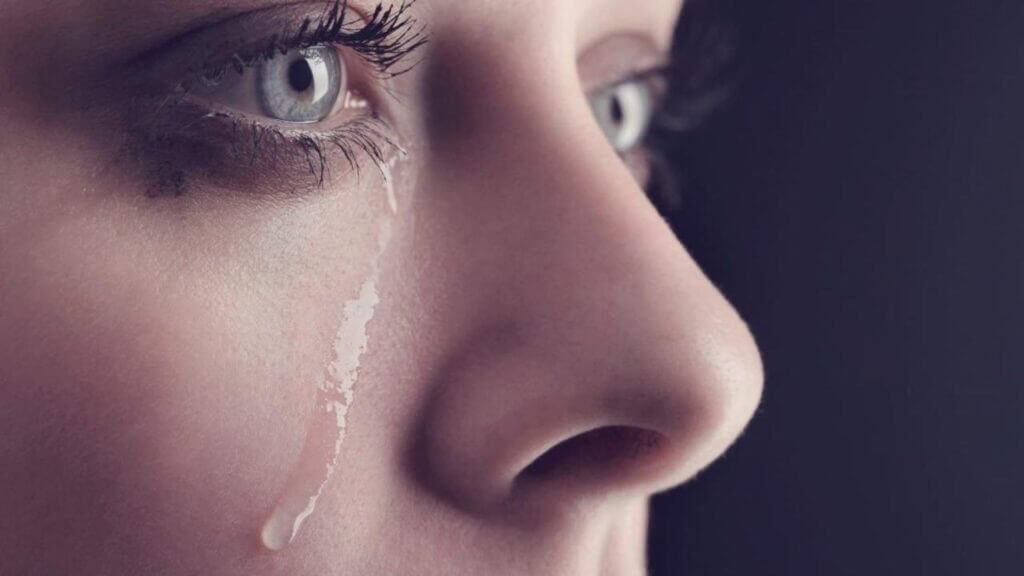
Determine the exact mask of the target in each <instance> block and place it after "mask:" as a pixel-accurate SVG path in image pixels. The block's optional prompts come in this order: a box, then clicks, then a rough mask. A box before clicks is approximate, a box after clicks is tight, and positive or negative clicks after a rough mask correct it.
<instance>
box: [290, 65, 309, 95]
mask: <svg viewBox="0 0 1024 576" xmlns="http://www.w3.org/2000/svg"><path fill="white" fill-rule="evenodd" d="M288 84H289V85H290V86H291V88H292V90H294V91H296V92H305V91H306V90H308V89H309V87H310V86H312V85H313V70H311V69H310V67H309V62H307V61H306V60H305V59H302V60H295V61H294V62H292V63H291V65H290V66H288Z"/></svg>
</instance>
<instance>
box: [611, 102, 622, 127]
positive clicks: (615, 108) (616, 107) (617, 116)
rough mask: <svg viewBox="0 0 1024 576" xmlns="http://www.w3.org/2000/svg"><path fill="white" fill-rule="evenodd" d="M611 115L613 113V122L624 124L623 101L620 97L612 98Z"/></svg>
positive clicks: (617, 124)
mask: <svg viewBox="0 0 1024 576" xmlns="http://www.w3.org/2000/svg"><path fill="white" fill-rule="evenodd" d="M611 115H612V122H614V123H615V125H616V126H619V125H621V124H622V119H623V113H622V102H620V101H619V99H618V97H616V98H612V109H611Z"/></svg>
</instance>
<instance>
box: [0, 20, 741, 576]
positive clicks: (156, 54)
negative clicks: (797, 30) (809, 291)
mask: <svg viewBox="0 0 1024 576" xmlns="http://www.w3.org/2000/svg"><path fill="white" fill-rule="evenodd" d="M376 8H377V4H376V0H366V1H358V2H357V1H352V2H351V3H350V5H348V6H345V5H341V6H338V5H333V6H332V5H328V6H325V5H324V4H323V3H316V2H314V3H308V2H307V3H301V2H300V3H281V4H273V3H271V2H264V1H262V0H260V1H257V0H174V1H171V2H169V1H162V2H156V1H153V2H139V1H135V0H94V1H91V2H73V1H70V0H62V1H59V2H38V1H34V0H13V1H7V2H5V3H4V4H3V5H2V6H0V78H2V82H0V84H2V85H3V87H4V88H3V90H2V91H0V124H2V125H3V127H4V128H3V131H2V132H0V182H2V184H0V207H2V209H0V365H2V366H3V369H2V372H0V510H3V511H4V515H5V519H4V521H3V522H0V550H4V553H3V554H2V555H0V573H3V574H23V575H28V574H47V575H52V574H70V573H78V574H117V575H123V574H217V575H233V574H239V575H256V574H290V575H296V574H306V575H320V574H456V573H457V574H528V575H537V574H572V575H579V574H595V575H596V574H639V573H642V571H643V567H644V558H643V553H644V548H645V546H644V536H645V530H646V522H647V520H646V507H647V500H648V497H649V496H650V495H651V494H652V493H654V492H656V491H660V490H664V489H667V488H669V487H671V486H674V485H676V484H679V483H680V482H683V481H685V480H687V479H688V478H690V477H692V476H693V475H694V474H696V473H697V472H698V471H699V470H700V469H701V468H703V467H704V466H706V465H707V464H709V463H710V462H711V461H712V460H714V459H715V458H716V457H717V456H718V455H720V454H721V453H722V452H723V451H724V450H725V449H726V447H727V446H728V445H729V444H730V443H731V442H732V441H733V440H734V439H735V438H736V436H737V435H738V434H739V433H740V431H741V429H742V428H743V426H744V425H745V423H746V422H747V420H748V419H749V417H750V415H751V414H752V412H753V410H754V408H755V406H756V404H757V400H758V398H759V395H760V387H761V366H760V362H759V358H758V354H757V351H756V348H755V346H754V344H753V341H752V340H751V337H750V334H749V333H748V331H747V329H746V327H745V326H744V324H743V323H742V322H741V321H740V319H739V318H738V317H737V315H736V313H735V312H734V311H733V309H732V308H731V307H730V306H729V304H728V303H727V302H726V301H725V300H724V299H723V298H722V296H721V295H720V294H719V293H718V292H717V291H716V289H715V288H714V286H712V285H711V283H710V282H708V280H707V279H706V278H705V277H704V276H703V275H702V273H701V271H700V269H699V268H698V267H697V266H696V264H695V263H694V262H693V260H692V259H690V257H689V256H688V255H687V253H686V251H685V250H684V249H683V247H682V246H680V245H679V244H678V242H677V240H676V238H675V237H674V235H673V233H672V232H671V231H670V229H669V227H668V226H667V225H666V224H665V222H664V221H663V220H662V218H661V217H660V216H659V214H658V213H657V211H656V210H655V209H654V208H653V207H652V205H651V204H650V202H649V201H648V199H647V197H646V196H645V194H644V191H643V188H642V182H643V180H644V178H645V177H646V172H647V170H646V167H645V152H644V151H643V150H642V148H640V145H639V144H638V143H637V140H638V139H639V137H640V136H642V130H643V127H644V125H645V123H646V120H647V116H646V115H647V114H648V113H649V108H650V103H651V99H652V98H653V96H654V95H655V94H656V92H657V89H656V87H653V84H654V83H653V82H652V81H651V80H650V78H651V77H650V75H648V74H646V72H648V71H650V70H651V69H655V68H657V67H659V66H660V65H662V64H664V61H665V59H666V58H667V54H668V50H669V43H670V39H671V33H672V30H673V28H674V24H675V22H676V20H677V18H678V15H679V11H680V6H679V2H677V1H675V0H657V1H655V0H650V1H647V2H633V3H627V2H621V1H614V0H600V1H595V0H573V1H567V2H546V1H541V0H516V1H507V0H506V1H500V2H498V1H482V0H481V1H474V2H456V1H455V0H420V1H419V2H416V3H415V4H413V5H412V6H402V5H400V4H398V3H391V2H387V1H386V2H385V3H384V5H383V7H382V8H383V12H378V13H376V14H375V9H376ZM389 9H390V12H389V11H388V10H389ZM422 40H426V43H422V42H421V41H422Z"/></svg>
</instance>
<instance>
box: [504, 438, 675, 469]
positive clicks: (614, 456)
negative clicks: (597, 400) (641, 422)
mask: <svg viewBox="0 0 1024 576" xmlns="http://www.w3.org/2000/svg"><path fill="white" fill-rule="evenodd" d="M666 442H667V439H666V438H665V436H663V435H661V434H659V433H657V432H653V431H651V430H645V429H643V428H637V427H633V426H605V427H602V428H595V429H593V430H589V431H587V432H584V433H582V434H577V435H576V436H573V437H571V438H568V439H566V440H563V441H562V442H559V443H558V444H556V445H554V446H552V447H551V448H550V449H548V450H547V451H545V452H544V453H543V454H541V455H540V456H538V457H537V458H536V459H534V461H533V462H531V463H530V464H529V465H528V466H527V467H526V468H524V469H523V471H522V472H521V473H520V474H519V477H518V480H519V481H520V482H523V483H536V482H547V481H550V480H557V479H565V478H570V477H571V478H572V479H573V480H576V481H578V480H581V479H588V480H591V481H595V480H601V481H605V482H609V483H614V481H615V479H616V478H623V477H626V476H630V475H631V473H635V472H636V471H637V470H638V469H640V468H646V467H647V465H648V464H649V463H650V461H651V460H652V459H655V455H656V454H658V453H660V452H662V449H661V448H662V447H663V445H664V444H666Z"/></svg>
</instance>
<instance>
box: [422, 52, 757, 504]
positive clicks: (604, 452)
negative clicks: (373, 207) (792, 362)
mask: <svg viewBox="0 0 1024 576" xmlns="http://www.w3.org/2000/svg"><path fill="white" fill-rule="evenodd" d="M495 66H497V67H502V66H503V67H504V69H500V70H497V71H496V70H495V69H494V68H493V67H495ZM487 67H490V68H487ZM485 68H487V71H488V72H487V73H485V72H483V71H481V72H480V74H475V73H474V71H472V70H470V71H466V70H462V71H460V72H459V74H458V75H459V78H458V79H457V84H448V85H447V86H448V89H452V86H453V85H458V86H459V88H458V90H457V91H456V95H455V96H453V94H452V93H451V92H449V93H448V94H447V96H446V98H445V99H444V100H443V101H440V100H438V101H437V102H435V112H436V113H437V114H438V117H439V118H442V119H443V121H442V122H441V124H439V125H438V126H434V127H432V128H431V132H432V138H433V139H434V143H435V146H434V147H433V151H432V152H431V154H432V158H431V162H430V164H431V165H433V166H443V167H444V169H438V170H434V171H432V172H428V175H427V178H428V182H426V183H424V184H425V185H424V186H423V187H422V189H424V190H427V191H429V193H430V194H431V195H432V196H433V198H432V199H431V200H430V202H431V204H430V206H429V208H427V209H426V210H427V211H428V212H429V215H428V216H424V217H423V219H424V221H426V220H430V221H431V222H432V223H434V224H435V225H433V226H429V227H428V226H426V225H424V228H429V231H428V232H424V234H431V235H433V240H432V242H431V244H432V245H433V246H435V247H437V246H440V248H439V249H437V248H435V251H434V253H433V255H432V256H431V257H430V259H429V260H430V265H429V268H425V270H426V271H425V272H424V274H423V276H424V278H427V280H425V281H424V286H423V295H424V299H425V300H430V302H431V304H430V308H431V309H432V310H433V316H434V317H435V318H437V319H439V320H437V321H438V322H442V323H443V324H444V329H443V330H439V331H435V333H436V334H444V336H438V339H437V342H436V343H435V344H436V345H437V349H438V350H440V351H441V352H439V356H438V361H437V363H436V366H437V368H436V370H435V371H434V373H433V374H432V376H431V384H430V386H429V391H430V392H429V399H428V400H427V401H426V403H425V405H426V406H427V407H426V409H425V412H424V417H423V418H422V426H421V428H420V429H419V430H418V431H417V436H418V438H419V440H417V442H416V449H415V452H416V455H417V456H416V457H417V459H418V462H419V469H420V471H421V473H422V476H423V477H424V479H425V482H426V483H427V484H428V485H429V486H430V487H431V489H432V490H434V491H435V492H436V493H437V494H440V495H441V496H442V497H443V498H445V499H446V500H448V501H449V502H450V503H453V504H454V505H456V506H459V507H462V508H465V509H468V510H475V511H494V510H502V509H505V508H507V506H508V504H509V503H510V502H516V506H517V507H518V508H521V507H522V504H523V503H531V504H536V505H537V506H538V507H539V509H554V508H556V506H553V505H558V504H571V503H572V502H575V501H579V500H580V499H584V498H586V499H593V498H605V497H608V498H611V497H613V496H627V497H630V496H638V497H639V496H647V495H650V494H651V493H654V492H657V491H660V490H664V489H667V488H670V487H672V486H674V485H676V484H679V483H681V482H684V481H686V480H687V479H688V478H690V477H692V476H693V475H694V474H696V473H697V472H698V471H700V470H701V469H702V468H703V467H705V466H707V465H708V464H709V463H710V462H711V461H712V460H714V459H715V458H717V457H718V456H719V455H720V454H722V452H723V451H724V450H725V449H726V448H727V447H728V446H729V445H730V444H731V443H732V442H733V441H734V440H735V439H736V437H737V436H738V435H739V434H740V433H741V431H742V429H743V428H744V426H745V425H746V423H747V421H748V420H749V419H750V417H751V415H752V414H753V412H754V409H755V408H756V405H757V403H758V400H759V398H760V393H761V385H762V369H761V364H760V357H759V355H758V352H757V349H756V346H755V345H754V342H753V339H752V337H751V335H750V333H749V331H748V330H747V328H746V326H745V324H744V323H743V322H742V321H741V320H740V318H739V317H738V315H737V314H736V312H735V311H734V310H733V308H732V307H731V306H730V305H729V304H728V303H727V302H726V301H725V299H724V298H723V297H722V295H721V294H720V293H719V292H718V291H717V290H716V289H715V287H714V286H713V285H712V284H711V283H710V282H709V281H708V279H707V278H706V277H705V276H704V275H703V274H702V272H701V270H700V269H699V268H698V266H697V265H696V264H695V263H694V261H693V260H692V259H691V258H690V256H689V255H688V254H687V252H686V251H685V249H684V248H683V247H682V246H681V245H680V243H679V242H678V240H677V239H676V237H675V235H674V234H673V232H672V231H671V229H670V228H669V227H668V225H667V224H666V222H665V221H664V220H663V219H662V217H661V216H660V215H659V214H658V213H657V211H656V210H655V209H654V208H653V207H652V205H651V204H650V202H649V201H648V199H647V198H646V196H645V194H644V192H643V190H642V189H641V187H640V186H639V185H638V183H637V182H636V181H635V179H634V178H633V176H632V174H631V173H630V171H629V170H628V169H627V168H626V167H625V165H624V164H623V163H622V161H621V160H620V158H619V156H618V155H617V154H616V153H615V152H614V151H613V149H612V148H611V146H609V145H608V143H607V142H606V141H605V139H604V136H603V135H602V133H601V131H600V129H599V128H598V127H597V125H596V124H595V123H594V121H593V119H592V117H591V113H590V110H589V107H588V105H587V102H586V99H585V97H584V96H583V94H582V93H580V89H579V87H578V85H577V84H576V83H566V81H565V80H564V79H565V78H567V77H568V78H570V79H572V80H575V74H566V73H565V71H564V70H563V71H558V70H554V69H552V70H551V71H550V73H548V74H540V75H538V72H537V68H536V67H529V68H527V67H525V66H522V67H517V66H516V65H515V64H509V59H508V58H501V59H495V60H494V61H493V62H491V63H488V64H486V65H485ZM453 74H454V72H453ZM481 76H482V77H483V78H481V79H480V80H474V79H475V78H479V77H481ZM495 78H500V79H501V82H500V83H495V82H494V81H493V79H495ZM455 81H456V79H455V78H453V82H455ZM439 82H441V81H439ZM441 83H442V84H443V82H441ZM458 94H461V95H462V97H461V98H460V97H459V96H458ZM431 294H432V295H433V297H431V296H430V295H431Z"/></svg>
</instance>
